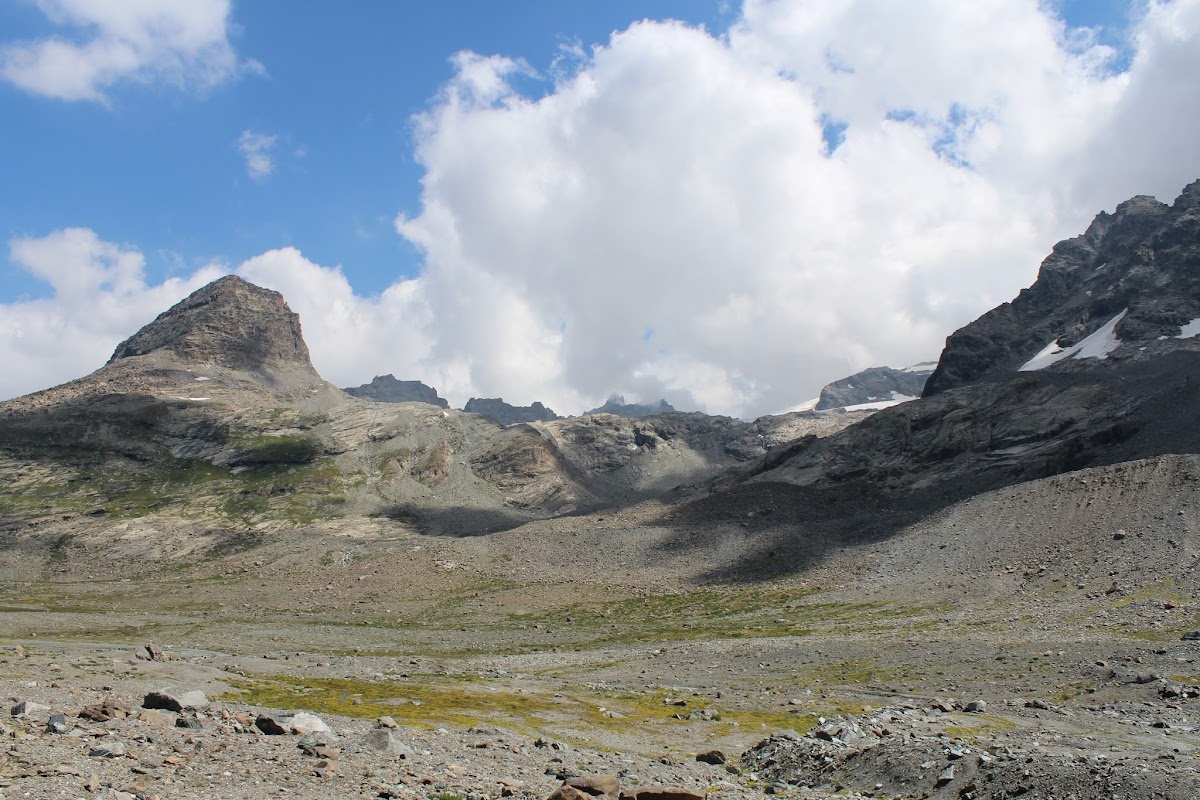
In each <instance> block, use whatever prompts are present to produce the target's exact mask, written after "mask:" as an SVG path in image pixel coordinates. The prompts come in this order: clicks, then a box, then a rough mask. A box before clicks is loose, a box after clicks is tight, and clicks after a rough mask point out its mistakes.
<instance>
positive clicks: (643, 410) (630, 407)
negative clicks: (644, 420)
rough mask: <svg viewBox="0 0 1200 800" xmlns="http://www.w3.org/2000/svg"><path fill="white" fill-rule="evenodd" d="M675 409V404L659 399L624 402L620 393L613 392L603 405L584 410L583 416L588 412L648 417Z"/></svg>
mask: <svg viewBox="0 0 1200 800" xmlns="http://www.w3.org/2000/svg"><path fill="white" fill-rule="evenodd" d="M675 410H676V408H675V406H673V405H671V404H670V403H668V402H667V401H666V400H659V401H658V402H657V403H626V402H625V398H624V397H623V396H622V395H619V394H614V395H613V396H612V397H610V398H608V400H606V401H604V405H602V406H597V407H596V408H593V409H592V410H591V411H586V412H584V416H587V415H589V414H612V415H613V416H617V417H628V418H630V419H634V418H637V417H650V416H654V415H656V414H671V413H673V412H674V411H675Z"/></svg>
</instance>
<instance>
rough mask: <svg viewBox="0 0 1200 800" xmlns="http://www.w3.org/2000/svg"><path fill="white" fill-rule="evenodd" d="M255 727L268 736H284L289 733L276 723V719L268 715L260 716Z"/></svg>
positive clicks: (255, 721) (255, 722)
mask: <svg viewBox="0 0 1200 800" xmlns="http://www.w3.org/2000/svg"><path fill="white" fill-rule="evenodd" d="M254 727H256V728H258V729H259V730H260V731H262V732H263V733H265V734H267V735H268V736H283V735H285V734H286V733H287V732H288V729H287V728H285V727H284V726H283V725H281V724H279V723H278V722H276V721H275V720H274V718H272V717H268V716H266V715H259V717H258V718H257V719H256V720H254Z"/></svg>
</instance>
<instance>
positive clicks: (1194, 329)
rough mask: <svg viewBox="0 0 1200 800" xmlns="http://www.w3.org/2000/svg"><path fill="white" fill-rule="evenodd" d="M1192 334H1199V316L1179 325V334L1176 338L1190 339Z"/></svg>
mask: <svg viewBox="0 0 1200 800" xmlns="http://www.w3.org/2000/svg"><path fill="white" fill-rule="evenodd" d="M1194 336H1200V318H1197V319H1194V320H1192V321H1191V322H1189V323H1188V324H1187V325H1184V326H1182V327H1180V329H1179V335H1178V336H1176V337H1175V338H1176V339H1191V338H1192V337H1194Z"/></svg>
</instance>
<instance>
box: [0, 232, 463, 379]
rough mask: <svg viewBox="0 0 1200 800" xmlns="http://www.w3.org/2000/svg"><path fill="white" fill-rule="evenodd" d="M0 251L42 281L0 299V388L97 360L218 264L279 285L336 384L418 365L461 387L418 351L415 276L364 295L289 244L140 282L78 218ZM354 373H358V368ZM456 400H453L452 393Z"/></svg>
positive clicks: (123, 252)
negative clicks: (45, 290) (27, 295)
mask: <svg viewBox="0 0 1200 800" xmlns="http://www.w3.org/2000/svg"><path fill="white" fill-rule="evenodd" d="M9 260H10V261H11V262H12V263H13V264H14V265H16V266H18V267H19V268H21V269H23V270H25V271H26V272H28V273H29V274H31V275H33V276H34V277H37V278H40V279H41V280H43V281H45V282H46V283H48V284H49V285H50V287H51V289H52V294H51V295H50V296H49V297H45V298H39V299H36V300H19V301H16V302H12V303H6V304H0V363H3V364H4V365H5V369H4V370H2V371H0V397H2V398H7V397H13V396H17V395H21V394H26V393H28V392H33V391H37V390H39V389H45V388H47V387H49V386H53V385H56V384H59V383H62V382H64V381H66V380H69V379H71V378H77V377H80V376H82V375H86V374H88V373H90V372H92V371H93V370H95V369H97V368H99V367H100V366H102V365H103V364H104V363H105V362H106V361H107V360H108V358H109V356H111V355H112V352H113V350H114V349H115V348H116V346H117V344H118V343H120V342H121V341H123V340H124V339H126V338H127V337H129V336H130V335H132V334H133V333H134V332H135V331H137V330H138V329H139V328H141V327H142V326H143V325H145V324H147V323H148V322H150V321H151V320H153V319H154V318H155V317H156V316H157V315H158V314H160V313H161V312H163V311H165V310H166V309H168V308H170V307H171V306H172V305H174V304H175V303H177V302H179V301H180V300H182V299H183V298H184V297H186V296H187V295H188V294H190V293H191V292H193V291H195V290H196V289H198V288H200V287H201V286H203V285H204V284H206V283H209V282H210V281H213V280H216V279H217V278H219V277H220V276H222V275H224V274H227V273H228V272H230V271H233V272H236V273H237V274H238V275H241V276H242V277H244V278H245V279H246V280H249V281H251V282H253V283H256V284H258V285H260V286H265V287H267V288H270V289H274V290H276V291H278V292H281V293H282V294H283V295H284V297H285V298H286V300H287V302H288V304H289V305H290V306H291V308H292V309H293V310H294V311H296V312H297V313H298V314H300V319H301V325H302V326H303V329H304V336H305V341H306V342H307V343H308V346H309V350H310V352H311V354H312V358H313V363H314V365H315V366H316V367H317V369H318V371H319V372H320V373H321V374H322V376H324V377H325V378H326V379H328V380H331V381H333V382H334V383H336V384H338V385H339V386H348V385H357V384H359V383H362V382H364V381H365V380H368V379H369V378H370V377H372V376H374V375H376V374H378V373H379V372H395V373H396V374H398V375H415V374H421V375H428V376H430V377H429V378H428V380H436V381H438V382H439V383H438V385H439V386H442V385H445V386H456V387H459V388H464V387H466V383H465V377H464V375H463V374H461V370H460V371H459V373H458V374H456V372H455V367H454V366H452V365H445V366H443V365H438V364H432V363H430V362H429V361H428V355H429V341H428V339H427V338H426V337H427V332H428V331H429V330H431V329H432V316H431V311H430V309H429V307H428V304H427V303H426V302H425V299H424V297H423V292H422V288H421V283H420V281H417V280H412V281H401V282H398V283H396V284H394V285H392V286H391V287H390V288H388V289H387V290H386V291H384V292H383V293H382V294H380V295H378V296H376V297H370V298H364V297H361V296H358V295H355V294H354V291H353V290H352V289H351V287H350V284H349V282H347V280H346V278H345V276H344V275H343V274H342V272H341V270H340V269H339V268H337V267H336V266H334V267H325V266H321V265H318V264H315V263H313V262H312V261H309V260H308V259H306V258H305V257H304V256H303V255H302V254H301V253H300V252H299V251H298V250H296V249H295V248H290V247H287V248H281V249H277V250H271V251H268V252H266V253H262V254H261V255H258V256H255V257H254V258H251V259H248V260H246V261H244V262H242V263H241V264H239V265H237V266H236V267H234V268H233V269H232V270H230V268H229V267H228V266H226V265H222V264H209V265H205V266H203V267H201V268H199V269H197V270H195V271H193V272H192V273H191V274H189V275H186V276H184V277H175V278H170V279H168V280H166V281H164V282H162V283H159V284H150V283H147V281H146V277H145V267H146V259H145V257H144V256H143V255H142V253H141V252H140V251H139V250H137V249H136V248H135V247H130V246H122V245H118V244H114V243H112V242H106V241H104V240H103V239H101V238H100V236H99V235H98V234H97V233H96V232H94V231H92V230H89V229H87V228H69V229H66V230H60V231H55V232H53V233H51V234H49V235H47V236H44V237H40V238H19V239H14V240H12V241H11V242H9ZM363 376H366V377H365V378H364V377H363ZM464 399H465V398H464Z"/></svg>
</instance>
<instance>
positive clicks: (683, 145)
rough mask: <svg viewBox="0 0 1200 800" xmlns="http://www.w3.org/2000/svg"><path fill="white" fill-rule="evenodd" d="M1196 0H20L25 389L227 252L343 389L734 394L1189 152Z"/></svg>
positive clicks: (16, 117)
mask: <svg viewBox="0 0 1200 800" xmlns="http://www.w3.org/2000/svg"><path fill="white" fill-rule="evenodd" d="M1196 75H1200V0H1154V1H1152V2H1143V1H1142V0H1139V2H1134V3H1127V2H1123V1H1122V0H1094V1H1093V2H1086V1H1085V0H1057V1H1056V2H1036V0H976V1H975V2H971V3H962V2H958V1H957V0H911V1H910V2H906V3H903V4H898V3H894V2H890V0H744V2H741V3H736V2H729V0H643V2H633V1H632V0H606V2H603V3H572V2H559V1H557V0H525V2H522V3H518V4H498V3H493V2H484V1H483V0H477V1H468V0H462V2H445V3H436V4H418V3H394V2H386V1H385V0H362V2H356V3H346V4H337V5H336V6H335V5H333V4H327V3H316V2H289V3H283V2H279V0H276V2H269V1H266V0H264V1H260V2H229V0H189V2H187V3H175V2H164V1H163V0H10V1H9V2H5V3H0V120H2V121H0V236H2V237H3V241H2V242H0V398H7V397H13V396H17V395H20V394H24V393H28V392H32V391H36V390H38V389H42V388H46V387H49V386H52V385H55V384H57V383H61V382H64V381H67V380H70V379H72V378H75V377H79V376H81V375H84V374H87V373H89V372H91V371H93V370H95V369H97V368H99V367H100V366H101V365H102V364H103V363H104V362H105V361H106V360H107V359H108V357H109V355H110V354H111V353H112V350H113V349H114V348H115V346H116V345H117V344H118V343H119V342H120V341H121V340H123V339H124V338H126V337H128V336H129V335H131V334H132V333H134V332H135V331H136V330H137V329H138V328H140V327H141V326H142V325H144V324H146V323H147V322H149V321H150V320H152V319H153V318H154V317H155V316H156V315H157V314H158V313H160V312H161V311H163V310H165V309H166V308H168V307H169V306H170V305H171V304H173V303H175V302H177V301H178V300H180V299H182V298H183V297H184V296H186V295H187V294H188V293H190V292H191V291H193V290H195V289H197V288H199V287H200V286H202V285H203V284H204V283H207V282H208V281H210V280H213V279H215V278H216V277H219V276H220V275H223V274H228V273H236V274H238V275H241V276H242V277H244V278H246V279H247V280H250V281H252V282H255V283H258V284H260V285H263V286H266V287H269V288H272V289H276V290H278V291H280V292H282V293H283V295H284V297H285V298H286V300H287V301H288V303H289V305H290V306H291V307H292V309H293V310H295V311H296V312H298V313H299V314H300V318H301V322H302V325H303V327H304V331H305V338H306V340H307V342H308V345H309V349H310V351H311V352H312V356H313V362H314V364H315V366H316V367H317V369H318V370H319V371H320V372H321V374H322V375H323V376H324V377H325V378H326V379H327V380H330V381H331V382H333V383H335V384H337V385H339V386H354V385H358V384H361V383H365V382H367V381H369V380H370V379H371V378H372V377H373V376H375V375H380V374H385V373H392V374H394V375H395V376H396V377H397V378H400V379H406V380H412V379H419V380H423V381H425V382H426V383H429V384H431V385H433V386H435V387H437V388H438V390H439V391H440V392H441V394H442V395H443V396H444V397H447V398H448V399H449V400H450V401H451V404H452V405H454V406H457V407H461V405H462V404H463V403H465V401H466V400H467V399H468V398H469V397H473V396H477V397H497V396H500V397H503V398H504V399H505V400H507V401H509V402H512V403H514V404H520V405H527V404H529V403H531V402H533V401H535V400H540V401H542V402H544V403H546V404H547V405H548V406H550V407H551V408H553V409H555V410H556V411H558V412H559V413H578V412H580V411H583V410H585V409H587V408H591V407H594V406H597V405H599V404H600V403H602V402H603V401H604V400H605V399H606V398H607V397H608V396H609V395H611V394H614V393H620V394H623V395H624V396H625V397H626V399H627V400H629V401H634V400H639V401H643V402H652V401H655V400H657V399H658V398H660V397H662V398H666V399H667V400H668V401H670V402H671V403H673V404H674V405H675V406H676V407H678V408H681V409H686V410H691V409H696V410H702V411H706V412H709V413H720V414H728V415H732V416H740V417H743V418H753V417H755V416H758V415H761V414H765V413H772V412H775V411H779V410H781V409H784V408H787V407H790V406H794V405H797V404H799V403H801V402H803V401H805V400H807V399H809V398H811V397H815V396H816V394H817V393H818V392H819V390H820V387H821V386H822V385H823V384H825V383H827V382H829V381H832V380H835V379H837V378H840V377H843V376H845V375H848V374H851V373H853V372H856V371H858V370H861V369H864V368H866V367H871V366H879V365H885V364H886V365H891V366H896V367H903V366H907V365H909V364H912V363H915V362H918V361H926V360H933V359H936V358H937V356H938V354H939V353H940V351H941V348H942V346H943V344H944V341H945V338H946V336H947V335H949V334H950V333H951V332H953V331H954V330H955V329H957V328H959V327H961V326H962V325H964V324H966V323H968V322H970V321H971V320H972V319H974V318H975V317H977V316H978V315H979V314H981V313H982V312H984V311H986V310H987V309H989V308H991V307H993V306H995V305H996V304H998V303H1001V302H1005V301H1007V300H1010V299H1011V298H1012V297H1014V296H1015V295H1016V293H1017V292H1018V291H1019V290H1020V289H1022V288H1023V287H1025V286H1028V285H1029V284H1030V283H1031V282H1032V281H1033V280H1034V278H1035V277H1036V274H1037V267H1038V264H1039V262H1040V261H1041V259H1042V258H1044V257H1045V255H1047V254H1048V253H1049V251H1050V249H1051V247H1052V246H1053V244H1054V243H1055V242H1056V241H1059V240H1061V239H1064V238H1068V237H1070V236H1074V235H1077V234H1079V233H1082V232H1083V230H1084V229H1085V228H1086V226H1087V224H1088V223H1089V222H1090V220H1091V219H1092V218H1093V217H1094V216H1095V214H1096V213H1098V212H1099V211H1101V210H1109V211H1111V210H1112V209H1113V208H1114V207H1115V206H1116V204H1117V203H1119V202H1121V201H1122V200H1124V199H1127V198H1128V197H1130V196H1133V195H1135V194H1148V195H1153V196H1156V197H1158V198H1159V199H1161V200H1163V201H1165V202H1171V201H1172V200H1173V199H1174V198H1175V197H1176V196H1177V195H1178V194H1179V192H1180V190H1181V189H1182V188H1183V187H1184V186H1185V185H1186V184H1188V183H1190V182H1191V181H1193V180H1195V179H1197V178H1200V136H1197V135H1196V133H1195V132H1196V131H1197V130H1200V83H1197V81H1196V79H1195V76H1196Z"/></svg>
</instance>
